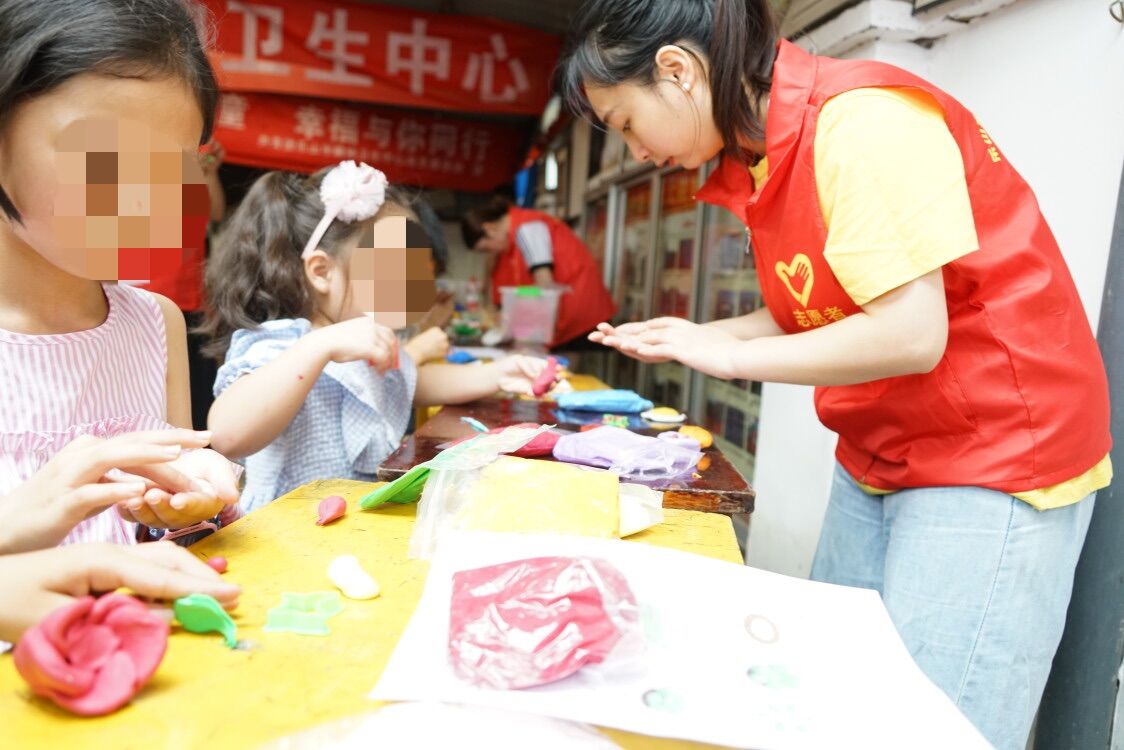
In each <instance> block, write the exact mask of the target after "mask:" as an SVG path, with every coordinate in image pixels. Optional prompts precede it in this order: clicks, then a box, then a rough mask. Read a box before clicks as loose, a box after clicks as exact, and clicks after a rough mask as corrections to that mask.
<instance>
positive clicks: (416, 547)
mask: <svg viewBox="0 0 1124 750" xmlns="http://www.w3.org/2000/svg"><path fill="white" fill-rule="evenodd" d="M548 429H550V428H549V427H547V426H545V425H544V426H541V427H537V428H534V427H508V428H507V429H506V430H503V431H502V432H498V433H482V434H480V435H477V436H476V437H474V438H472V439H471V440H468V441H466V442H463V443H460V444H458V445H455V446H452V447H451V448H449V449H448V450H445V451H443V452H441V453H438V454H437V455H436V456H435V457H434V458H433V460H431V461H429V462H427V463H426V466H427V467H428V469H429V475H428V477H427V479H426V483H425V489H424V490H423V491H422V496H421V500H420V502H419V503H418V515H417V520H416V521H415V522H414V533H413V534H412V535H411V536H410V546H409V555H410V557H415V558H423V559H429V557H431V556H432V555H433V550H434V548H435V547H436V545H437V535H438V533H439V530H440V527H441V526H442V525H443V524H444V523H445V522H447V520H448V518H449V517H450V516H455V515H456V514H457V513H458V512H459V511H460V510H461V509H462V508H463V507H464V505H465V504H466V502H467V500H468V495H467V490H468V489H469V488H471V487H472V485H474V484H475V483H476V480H477V478H478V477H479V472H480V469H482V468H484V467H485V466H487V465H488V464H490V463H492V462H493V461H495V460H496V459H497V458H498V457H500V456H502V455H503V454H505V453H510V452H512V451H515V450H518V449H519V448H522V447H523V446H524V445H526V444H527V443H529V442H531V441H532V440H534V439H535V438H536V437H537V436H538V435H539V434H541V433H543V432H545V431H547V430H548Z"/></svg>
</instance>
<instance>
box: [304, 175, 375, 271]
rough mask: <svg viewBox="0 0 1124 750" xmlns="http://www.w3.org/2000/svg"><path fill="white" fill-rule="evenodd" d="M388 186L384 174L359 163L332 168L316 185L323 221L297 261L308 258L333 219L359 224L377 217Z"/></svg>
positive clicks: (314, 231) (317, 226)
mask: <svg viewBox="0 0 1124 750" xmlns="http://www.w3.org/2000/svg"><path fill="white" fill-rule="evenodd" d="M388 184H389V181H388V180H387V179H386V175H385V174H383V173H382V172H381V171H379V170H377V169H375V168H374V167H372V166H370V165H367V164H364V163H362V162H360V163H359V164H356V163H355V162H354V161H341V162H340V163H339V164H338V165H337V166H335V167H333V168H332V171H330V172H328V174H326V175H324V179H323V180H322V181H321V182H320V200H321V201H322V202H323V203H324V218H323V219H321V220H320V223H319V224H317V225H316V229H314V230H313V232H312V236H311V237H309V238H308V244H307V245H305V246H304V252H303V253H301V260H304V259H305V258H307V257H308V256H309V255H312V252H313V251H314V250H316V248H317V247H318V246H319V245H320V240H322V239H324V233H325V232H327V231H328V227H329V226H331V225H332V221H334V220H335V219H337V218H339V219H342V220H343V221H363V220H365V219H369V218H371V217H372V216H374V215H375V214H377V213H378V212H379V209H380V208H382V204H383V202H385V201H386V187H387V185H388Z"/></svg>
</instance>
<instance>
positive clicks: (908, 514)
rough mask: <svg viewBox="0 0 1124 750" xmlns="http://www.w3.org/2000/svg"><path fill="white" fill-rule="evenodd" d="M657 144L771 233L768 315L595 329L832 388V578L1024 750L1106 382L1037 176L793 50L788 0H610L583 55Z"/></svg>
mask: <svg viewBox="0 0 1124 750" xmlns="http://www.w3.org/2000/svg"><path fill="white" fill-rule="evenodd" d="M559 80H560V82H561V86H562V89H563V95H564V96H565V97H566V99H567V100H568V102H569V104H570V105H571V106H572V107H573V108H574V109H575V110H576V111H578V112H580V113H581V114H583V115H584V116H586V117H589V118H590V119H593V120H595V121H598V122H601V123H603V124H605V125H607V126H608V127H611V128H614V129H616V130H618V131H620V132H621V133H622V134H623V136H624V138H625V140H626V142H627V143H628V146H629V148H630V149H631V150H632V152H633V154H634V155H635V156H636V158H637V159H640V160H647V161H652V162H654V163H656V164H658V165H664V164H681V165H683V166H684V167H686V168H695V167H698V166H699V165H701V164H703V163H704V162H706V161H708V160H710V159H711V158H713V157H715V156H718V155H719V154H721V155H722V162H721V164H720V166H719V167H718V169H717V170H716V172H715V173H714V174H713V175H712V176H711V178H710V179H709V181H708V182H707V184H706V185H705V187H704V188H703V189H702V190H701V191H700V192H699V194H698V195H697V197H698V198H699V199H702V200H706V201H708V202H712V203H716V204H718V205H720V206H724V207H726V208H728V209H729V210H730V211H732V212H734V214H735V215H737V216H738V217H739V218H741V219H742V220H743V221H744V222H745V224H746V226H747V227H748V229H749V231H750V235H751V238H752V243H751V244H752V252H753V254H754V259H755V261H756V267H757V269H758V275H759V278H760V284H761V291H762V294H763V296H764V299H765V303H766V308H763V309H761V310H758V311H756V312H754V313H751V314H749V315H744V316H741V317H738V318H732V319H729V320H720V321H712V322H710V323H707V324H705V325H698V324H695V323H690V322H688V321H685V320H680V319H674V318H663V319H657V320H652V321H647V322H644V323H635V324H628V325H624V326H620V327H618V328H615V329H614V328H613V327H611V326H609V325H607V324H605V325H601V326H600V327H599V331H598V332H596V333H594V334H593V335H592V336H591V338H592V339H593V340H594V341H599V342H601V343H604V344H606V345H608V346H612V347H615V348H617V349H619V350H620V351H622V352H624V353H626V354H630V355H632V356H635V357H637V358H639V359H642V360H646V361H668V360H678V361H680V362H682V363H684V364H686V365H689V366H691V367H693V368H695V369H697V370H700V371H702V372H704V373H707V374H709V375H713V376H716V377H720V378H744V379H748V380H757V381H772V382H783V383H796V384H807V385H814V386H817V388H816V396H815V401H816V408H817V411H818V413H819V416H820V418H821V419H822V421H823V422H824V424H825V425H827V426H828V427H829V428H831V429H832V430H834V431H835V432H837V433H839V444H838V448H837V451H836V458H837V460H838V466H837V471H836V475H835V479H834V483H833V487H832V493H831V499H830V503H829V506H828V510H827V514H826V516H825V519H824V525H823V530H822V532H821V536H820V542H819V546H818V548H817V550H816V557H815V561H814V563H813V568H812V577H813V578H815V579H818V580H822V581H829V582H833V583H841V584H847V585H853V586H862V587H867V588H872V589H875V590H877V591H879V592H880V593H881V594H882V597H883V600H884V602H885V604H886V607H887V609H888V610H889V612H890V615H891V617H892V618H893V621H894V623H895V625H896V626H897V628H898V630H899V632H900V633H901V635H902V638H903V639H904V641H905V643H906V644H907V646H908V647H909V649H910V652H911V653H912V654H913V656H914V658H915V660H916V661H917V663H918V664H919V665H920V666H921V668H922V669H923V670H924V671H925V672H926V674H928V676H929V677H930V678H931V679H932V680H933V681H934V682H935V683H936V684H937V685H938V686H940V687H941V688H942V689H943V690H944V691H945V692H946V693H947V694H948V695H949V696H951V698H952V699H953V700H954V701H956V703H957V704H958V705H959V707H960V708H961V710H962V711H963V712H964V713H965V714H966V715H967V716H968V718H969V719H971V720H972V721H973V722H974V723H975V724H976V726H977V727H979V729H980V730H981V731H982V733H983V734H984V735H985V736H986V737H987V738H988V740H990V741H991V742H992V743H993V744H995V745H996V746H997V747H1000V748H1011V749H1012V750H1015V749H1017V750H1022V748H1023V747H1024V746H1025V743H1026V739H1027V735H1028V733H1029V730H1030V726H1031V722H1032V720H1033V718H1034V714H1035V711H1036V709H1037V706H1038V702H1039V699H1040V697H1041V694H1042V690H1043V688H1044V685H1045V682H1046V678H1047V676H1048V674H1049V670H1050V665H1051V660H1052V658H1053V655H1054V652H1055V650H1056V648H1057V645H1058V642H1059V640H1060V638H1061V634H1062V629H1063V626H1064V622H1065V614H1066V607H1067V605H1068V602H1069V597H1070V593H1071V590H1072V585H1073V573H1074V568H1075V565H1076V562H1077V559H1078V555H1079V553H1080V551H1081V546H1082V544H1083V542H1084V538H1085V533H1086V530H1087V528H1088V524H1089V519H1090V515H1091V513H1092V508H1093V502H1094V496H1095V494H1096V491H1097V490H1098V489H1101V488H1103V487H1106V486H1107V485H1108V484H1109V483H1110V481H1111V476H1112V468H1111V463H1110V461H1109V458H1108V454H1109V449H1110V447H1111V440H1110V435H1109V422H1108V419H1109V406H1108V389H1107V383H1106V377H1105V371H1104V366H1103V363H1102V361H1101V358H1100V354H1099V351H1098V349H1097V345H1096V342H1095V340H1094V337H1093V333H1092V331H1091V330H1090V327H1089V323H1088V321H1087V319H1086V316H1085V313H1084V310H1083V308H1082V305H1081V301H1080V299H1079V298H1078V295H1077V291H1076V289H1075V287H1074V284H1073V281H1072V279H1071V278H1070V274H1069V271H1068V270H1067V268H1066V265H1065V262H1064V261H1063V259H1062V255H1061V252H1060V251H1059V249H1058V245H1057V243H1056V241H1055V239H1054V237H1053V234H1052V233H1051V231H1050V228H1049V227H1048V226H1047V224H1046V221H1045V220H1044V219H1043V217H1042V214H1041V212H1040V211H1039V208H1038V204H1037V202H1036V200H1035V197H1034V194H1033V193H1032V192H1031V190H1030V188H1029V187H1028V186H1027V184H1026V183H1025V182H1024V181H1023V180H1022V178H1021V177H1019V175H1018V173H1017V172H1016V171H1015V169H1014V168H1013V167H1012V166H1011V164H1010V162H1008V161H1007V158H1006V156H1005V155H1004V154H1003V152H1002V151H1001V150H1000V148H999V146H998V145H997V144H996V143H995V141H994V140H993V139H992V138H991V136H990V135H988V133H987V131H986V130H984V128H982V127H981V126H980V124H979V123H978V122H977V121H976V120H975V118H974V117H973V116H972V114H971V113H970V112H969V111H968V110H967V109H965V108H964V107H963V106H962V105H961V104H959V103H958V102H957V101H956V100H955V99H953V98H952V97H950V96H949V95H947V94H946V93H944V92H943V91H941V90H940V89H938V88H937V87H935V86H933V85H932V84H930V83H928V82H926V81H924V80H922V79H920V78H917V77H916V76H913V75H911V74H909V73H907V72H905V71H903V70H900V69H898V68H895V67H892V66H889V65H885V64H881V63H876V62H869V61H842V60H833V59H829V58H824V57H814V56H811V55H808V54H806V53H805V52H803V51H802V50H800V49H799V48H797V47H795V46H793V45H791V44H789V43H787V42H784V41H781V42H779V43H778V41H777V38H776V32H775V27H774V25H773V21H772V19H771V16H770V11H769V7H768V3H767V2H766V0H602V2H597V3H587V5H586V7H585V8H584V9H583V10H582V11H581V12H579V14H578V17H577V19H576V20H575V28H574V34H573V42H572V46H571V48H570V49H569V50H568V52H567V53H566V55H565V56H564V58H563V62H562V64H561V69H560V79H559Z"/></svg>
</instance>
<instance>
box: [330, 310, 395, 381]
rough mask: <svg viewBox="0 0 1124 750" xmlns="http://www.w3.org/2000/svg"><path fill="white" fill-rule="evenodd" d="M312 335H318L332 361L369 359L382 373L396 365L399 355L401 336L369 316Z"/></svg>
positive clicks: (353, 319)
mask: <svg viewBox="0 0 1124 750" xmlns="http://www.w3.org/2000/svg"><path fill="white" fill-rule="evenodd" d="M312 335H313V336H316V337H317V339H318V341H319V343H320V345H321V346H323V347H324V351H325V353H326V354H327V356H328V359H329V360H331V361H332V362H357V361H363V360H367V361H368V362H370V363H371V365H372V366H374V367H376V368H377V369H378V371H379V372H386V371H387V370H389V369H391V368H392V367H394V366H395V363H396V360H397V358H398V339H396V338H395V337H394V331H392V330H390V329H389V328H387V327H386V326H384V325H380V324H379V323H376V322H375V319H374V318H373V317H372V316H370V315H363V316H360V317H358V318H352V319H351V320H345V321H343V322H342V323H335V324H333V325H330V326H325V327H324V328H321V329H319V330H317V331H315V332H313V334H312Z"/></svg>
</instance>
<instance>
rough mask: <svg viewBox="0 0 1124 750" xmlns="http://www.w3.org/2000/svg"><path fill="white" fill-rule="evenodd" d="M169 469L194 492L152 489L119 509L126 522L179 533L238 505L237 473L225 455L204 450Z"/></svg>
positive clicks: (177, 460)
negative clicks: (184, 528) (178, 474)
mask: <svg viewBox="0 0 1124 750" xmlns="http://www.w3.org/2000/svg"><path fill="white" fill-rule="evenodd" d="M169 465H170V466H172V467H173V468H175V469H176V470H178V471H179V472H181V473H182V474H183V475H185V476H186V477H188V478H189V479H191V480H192V485H193V488H194V489H193V490H192V491H189V492H177V493H174V494H173V493H169V492H168V491H167V490H166V489H164V488H161V487H157V486H152V487H150V488H149V489H148V491H147V492H145V494H144V497H143V498H137V499H135V500H130V501H129V502H127V503H119V504H118V505H117V512H118V513H120V514H121V517H122V518H124V519H125V520H127V521H135V522H137V523H142V524H144V525H145V526H149V527H151V528H154V529H177V528H183V527H185V526H190V525H191V524H194V523H198V522H199V521H204V520H206V519H208V518H213V517H214V516H216V515H218V514H219V512H221V511H222V510H223V509H224V508H226V507H227V506H231V505H234V504H235V503H237V502H238V481H237V479H236V478H235V476H234V469H233V468H232V466H231V463H230V461H228V460H227V459H226V458H225V457H224V456H222V455H221V454H219V453H216V452H215V451H213V450H210V449H208V448H203V449H200V450H194V451H189V452H187V453H185V454H183V455H182V456H180V457H179V458H177V459H176V460H174V461H171V462H170V463H169ZM150 484H151V482H150Z"/></svg>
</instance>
